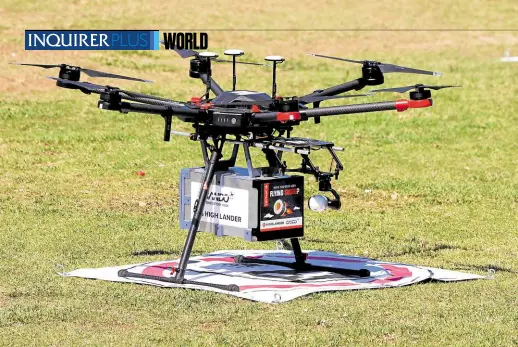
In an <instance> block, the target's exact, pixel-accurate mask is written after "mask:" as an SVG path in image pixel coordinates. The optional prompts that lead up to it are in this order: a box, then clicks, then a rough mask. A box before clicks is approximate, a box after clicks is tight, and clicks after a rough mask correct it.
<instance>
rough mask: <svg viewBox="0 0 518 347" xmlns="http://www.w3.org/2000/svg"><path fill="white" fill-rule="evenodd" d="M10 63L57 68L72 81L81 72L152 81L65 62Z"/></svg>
mask: <svg viewBox="0 0 518 347" xmlns="http://www.w3.org/2000/svg"><path fill="white" fill-rule="evenodd" d="M11 64H12V65H23V66H36V67H41V68H43V69H52V68H59V69H60V71H59V77H60V78H62V79H69V80H72V81H79V76H80V73H81V72H84V73H85V74H87V75H88V76H90V77H105V78H118V79H121V80H129V81H138V82H147V83H153V81H149V80H144V79H141V78H135V77H128V76H122V75H116V74H112V73H108V72H102V71H97V70H92V69H86V68H82V67H79V66H73V65H67V64H55V65H48V64H26V63H11Z"/></svg>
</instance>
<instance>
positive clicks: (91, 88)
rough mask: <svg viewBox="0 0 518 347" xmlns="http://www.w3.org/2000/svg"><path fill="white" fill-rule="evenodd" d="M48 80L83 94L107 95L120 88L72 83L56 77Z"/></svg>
mask: <svg viewBox="0 0 518 347" xmlns="http://www.w3.org/2000/svg"><path fill="white" fill-rule="evenodd" d="M47 78H48V79H51V80H54V81H56V82H57V84H58V86H60V87H64V88H69V89H79V90H80V91H82V92H83V93H86V94H90V93H92V92H93V93H105V92H107V91H109V90H114V89H118V88H114V87H110V86H102V85H100V84H94V83H90V82H79V81H71V80H67V79H64V78H56V77H47Z"/></svg>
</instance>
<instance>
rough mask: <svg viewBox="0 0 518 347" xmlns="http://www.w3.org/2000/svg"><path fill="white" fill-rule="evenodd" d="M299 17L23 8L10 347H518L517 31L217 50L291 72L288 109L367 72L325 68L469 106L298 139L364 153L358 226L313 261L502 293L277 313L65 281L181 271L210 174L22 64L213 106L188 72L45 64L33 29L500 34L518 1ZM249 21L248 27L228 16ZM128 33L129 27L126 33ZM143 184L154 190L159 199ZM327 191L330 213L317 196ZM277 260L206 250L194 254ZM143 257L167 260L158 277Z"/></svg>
mask: <svg viewBox="0 0 518 347" xmlns="http://www.w3.org/2000/svg"><path fill="white" fill-rule="evenodd" d="M146 4H148V2H146ZM285 5H286V6H287V7H286V8H284V9H281V8H279V7H277V2H267V3H264V4H261V7H259V5H258V4H253V3H252V4H251V3H246V2H240V3H236V4H232V5H229V4H226V5H219V4H218V6H215V5H214V4H213V3H212V2H208V1H202V2H201V3H200V2H197V3H196V5H194V4H192V5H185V4H182V5H180V4H175V5H174V6H173V5H171V6H170V7H169V8H167V9H164V8H162V6H164V5H162V4H161V3H160V2H158V1H151V2H150V3H149V4H148V5H146V10H143V9H142V7H139V6H136V4H133V5H132V6H128V7H124V8H120V9H119V7H117V5H116V4H111V3H110V4H108V3H106V2H100V1H89V2H85V1H79V0H78V1H73V2H71V3H67V5H66V6H65V5H64V4H61V3H59V2H44V1H40V2H25V1H17V2H12V3H10V4H5V5H2V8H1V13H2V18H3V19H4V20H3V23H2V25H1V27H0V31H1V32H2V35H1V36H0V37H1V38H0V40H1V41H0V43H1V45H0V50H1V51H2V55H1V56H0V62H1V63H2V66H3V69H2V70H3V72H2V74H1V75H0V91H1V92H2V93H1V94H0V122H1V124H2V125H1V126H0V167H1V168H2V175H1V176H0V250H1V251H0V327H1V329H0V345H38V346H39V345H67V346H68V345H86V344H91V345H124V346H127V345H203V346H205V345H235V346H237V345H290V346H298V345H300V346H302V345H315V346H322V345H324V346H331V345H336V346H344V345H361V346H365V345H378V344H393V345H401V346H406V345H413V344H416V345H426V346H450V345H459V346H465V345H481V346H496V345H502V346H513V345H515V346H516V345H518V333H517V329H516V327H517V326H518V310H517V307H518V289H517V288H518V260H517V259H518V227H517V226H518V213H517V207H518V206H517V202H518V171H517V167H518V159H517V157H516V153H517V151H518V145H517V142H516V139H517V138H518V127H517V125H516V124H517V123H518V116H517V114H518V103H516V94H517V92H518V88H517V87H516V84H515V81H516V78H517V76H518V72H517V71H518V70H517V69H516V65H513V64H504V63H500V62H498V57H499V56H501V55H502V53H503V51H504V50H505V49H506V48H508V47H511V48H514V47H516V43H517V42H518V36H517V35H516V32H512V31H508V32H505V31H500V32H487V31H486V32H483V31H474V32H473V31H472V32H458V31H457V32H455V31H453V32H452V31H441V32H420V33H419V32H390V31H388V32H387V31H385V32H379V31H375V32H351V31H340V32H325V31H316V30H310V31H304V32H286V31H281V32H244V31H238V32H218V31H209V35H210V36H209V45H210V48H211V49H212V50H215V51H217V52H220V53H221V52H222V50H223V49H224V48H229V47H231V46H233V47H238V48H243V49H244V50H245V51H247V52H249V54H247V57H248V59H250V60H261V59H262V57H263V56H265V55H267V54H282V55H284V56H285V57H286V58H287V63H285V64H283V66H282V67H281V68H280V70H279V81H278V90H279V93H280V94H284V95H293V94H302V93H305V92H308V91H311V90H312V89H315V87H318V86H322V87H325V86H330V85H333V84H337V83H341V82H343V81H345V80H348V79H352V78H356V77H357V73H358V71H359V70H358V68H357V67H355V66H352V65H348V64H346V63H344V64H343V65H342V64H340V63H339V62H333V61H325V60H319V59H316V58H310V57H305V56H304V54H305V53H307V52H320V53H323V54H330V55H337V56H346V57H347V56H349V57H351V58H358V59H361V58H365V57H372V58H374V59H379V60H382V61H388V62H394V63H399V64H406V65H409V66H414V67H417V68H425V69H426V68H429V69H434V70H438V71H442V72H444V74H445V75H444V76H443V77H441V78H440V79H436V78H433V77H428V76H417V75H416V76H412V75H395V74H394V75H390V76H387V84H386V85H387V86H397V85H408V84H412V83H416V82H422V83H437V84H439V83H440V84H450V83H452V84H456V83H458V84H462V85H463V88H459V89H455V90H445V91H440V92H438V93H436V94H435V97H434V101H435V103H434V107H432V108H429V109H422V110H412V111H407V112H405V113H401V114H397V113H390V112H385V113H375V114H368V115H354V116H343V117H335V118H325V119H323V123H322V125H320V126H314V125H312V124H304V125H302V126H301V127H299V128H298V129H297V131H296V135H297V136H309V137H314V138H324V139H328V140H331V141H335V142H336V143H337V144H338V145H340V146H343V147H344V148H345V152H344V153H343V154H341V158H342V159H343V162H344V165H345V171H344V174H343V176H342V177H340V180H339V181H338V182H337V183H336V186H337V188H338V190H339V192H340V195H341V196H342V197H343V199H342V200H343V208H342V210H340V211H338V212H325V213H323V214H316V213H312V212H308V213H307V219H306V238H305V240H304V242H303V247H304V248H306V249H324V250H329V251H336V252H339V253H344V254H355V255H367V256H369V257H373V258H381V259H384V260H389V261H400V262H406V263H415V264H420V265H426V266H434V267H443V268H448V269H458V270H465V271H469V272H475V273H481V274H484V273H485V272H486V271H487V269H488V268H494V269H496V270H497V272H496V275H495V278H496V279H495V280H494V281H489V280H488V281H474V282H465V283H449V284H441V283H429V284H423V285H415V286H410V287H405V288H399V289H389V290H378V291H358V292H341V293H321V294H315V295H311V296H307V297H303V298H301V299H297V300H295V301H293V302H289V303H286V304H282V305H264V304H259V303H253V302H248V301H244V300H240V299H237V298H233V297H227V296H224V295H220V294H215V293H207V292H199V291H190V290H165V289H159V288H153V287H146V286H135V285H124V284H116V283H108V282H99V281H86V280H81V279H72V278H68V279H67V278H61V277H59V276H57V275H56V274H55V273H54V264H56V263H61V264H64V265H65V267H66V269H68V270H70V269H74V268H79V267H97V266H109V265H116V264H126V263H128V264H129V263H135V262H144V261H152V260H159V259H169V258H173V257H177V256H178V254H179V251H180V249H181V246H182V245H183V239H184V236H185V232H184V231H180V230H179V227H178V222H177V214H178V206H177V200H178V198H177V194H178V192H177V189H178V182H179V177H178V174H179V170H180V169H181V168H183V167H190V166H194V165H199V164H200V160H199V157H200V156H199V154H198V146H197V145H196V144H194V143H190V142H188V141H187V140H186V139H184V138H175V137H173V139H172V141H171V142H170V143H163V142H161V133H162V121H161V120H159V119H157V118H156V117H153V116H148V115H138V114H130V115H122V114H117V113H108V112H103V111H99V110H97V109H96V108H95V104H96V99H95V97H88V96H83V95H81V94H78V93H77V92H74V91H67V90H63V89H56V88H55V87H53V86H52V83H51V82H49V81H46V80H45V79H44V78H41V77H43V76H46V75H49V74H50V72H48V73H47V71H39V70H36V69H31V68H26V69H23V68H21V67H15V66H9V65H6V64H7V62H10V61H26V62H37V61H39V62H42V63H56V62H61V61H66V62H69V63H74V64H78V65H84V66H88V67H91V68H101V67H103V66H104V67H107V70H108V71H112V72H114V73H121V74H130V75H134V76H136V77H145V78H146V77H148V78H150V79H153V80H155V81H156V83H155V84H153V85H137V84H133V83H131V82H130V83H124V81H122V82H120V84H116V85H119V86H125V87H127V88H135V89H136V90H141V91H145V92H154V93H158V94H160V95H163V96H171V97H174V98H176V99H180V100H182V99H186V98H188V97H190V96H191V95H197V94H200V93H201V90H202V88H200V85H199V83H197V81H195V80H190V79H186V78H187V70H186V69H187V62H186V61H182V60H181V59H179V58H177V57H174V56H171V54H170V52H164V51H162V52H152V53H151V52H90V53H88V52H58V53H52V52H25V51H23V35H22V34H23V30H24V29H27V28H30V29H35V28H94V27H95V28H150V27H153V28H155V27H159V28H161V29H174V28H192V27H194V28H231V27H234V28H236V27H237V28H305V29H318V28H338V27H339V28H371V29H372V28H399V29H402V28H432V29H433V28H452V29H467V28H482V29H495V28H513V25H514V26H515V27H516V19H515V18H514V17H515V15H514V14H515V13H516V10H517V8H516V4H515V3H514V2H512V1H507V2H498V3H495V2H489V1H477V2H476V3H473V2H468V1H465V0H462V1H458V2H456V3H455V4H451V6H449V5H448V6H446V5H444V4H442V3H439V2H436V3H429V4H427V5H426V7H425V6H424V5H418V4H416V2H415V1H413V2H412V1H399V2H397V3H394V2H386V3H379V2H373V1H363V2H354V3H347V4H346V5H345V4H342V3H340V4H335V3H334V2H331V1H324V2H319V3H313V2H296V1H294V0H288V1H287V2H285ZM366 8H370V9H369V10H366ZM372 8H376V15H374V12H373V10H372ZM230 9H232V11H233V12H234V13H239V16H234V15H231V16H229V15H228V13H229V12H228V11H230ZM293 9H297V10H296V11H293ZM338 9H339V10H338ZM466 9H470V10H469V13H467V10H466ZM113 11H117V13H120V15H119V16H120V18H119V20H118V21H116V20H114V18H113V13H114V12H113ZM189 11H190V12H191V13H192V11H197V13H198V18H199V20H198V21H196V22H194V23H193V22H191V21H190V18H189V17H188V16H184V15H182V16H177V15H176V16H175V15H174V14H175V13H189ZM65 12H66V13H67V16H57V14H58V13H65ZM401 13H404V15H401ZM513 51H518V49H513V50H512V51H511V52H513ZM215 74H216V77H217V79H218V82H220V83H221V84H223V85H225V86H228V85H229V83H230V81H231V78H230V76H231V74H230V67H229V66H218V67H217V69H215ZM96 82H99V81H96ZM101 83H102V82H101ZM110 83H111V82H110ZM269 83H270V82H269V72H268V70H264V69H258V68H251V67H240V69H239V72H238V84H239V85H241V86H250V87H251V88H254V89H257V90H269V88H270V87H269ZM112 84H115V83H112ZM394 97H399V96H396V95H391V94H387V95H382V96H377V97H375V98H374V100H378V99H379V100H381V99H385V100H390V99H393V98H394ZM358 101H359V100H358ZM351 102H356V100H353V101H351ZM330 104H334V103H330ZM308 123H309V122H308ZM175 126H176V128H179V129H183V130H188V129H189V126H188V125H186V124H178V123H176V124H175ZM138 170H143V171H145V172H146V176H144V177H138V176H137V175H136V171H138ZM306 183H307V188H308V191H307V195H308V196H309V195H310V194H312V193H314V192H315V185H314V184H313V182H312V180H311V179H308V180H307V182H306ZM366 190H367V191H369V190H370V191H372V192H371V193H366ZM394 193H396V194H397V199H394V198H393V197H391V196H395V194H394ZM273 247H274V245H273V243H271V242H270V243H258V244H253V243H245V242H243V241H241V240H238V239H232V238H226V239H219V238H215V237H213V236H211V235H205V234H201V235H199V238H198V240H197V243H196V245H195V253H196V254H201V253H205V252H210V251H213V250H219V249H245V248H247V249H256V248H264V249H272V248H273ZM144 250H164V251H165V254H156V255H139V254H142V251H144Z"/></svg>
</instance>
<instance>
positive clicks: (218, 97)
mask: <svg viewBox="0 0 518 347" xmlns="http://www.w3.org/2000/svg"><path fill="white" fill-rule="evenodd" d="M175 51H176V52H177V53H178V54H179V55H180V56H181V57H182V58H191V60H190V69H189V76H190V77H192V78H196V79H200V80H201V81H202V82H203V84H204V85H205V94H204V95H203V96H201V97H193V98H191V100H190V101H188V102H179V101H175V100H171V99H167V98H163V97H158V96H153V95H147V94H142V93H137V92H132V91H128V90H123V89H119V88H116V87H110V86H103V85H97V84H93V83H88V82H81V81H80V76H81V72H83V73H85V74H87V75H88V76H90V77H105V78H118V79H125V80H133V81H140V82H150V81H148V80H143V79H139V78H133V77H127V76H122V75H115V74H111V73H106V72H101V71H96V70H92V69H86V68H81V67H78V66H71V65H67V64H59V65H46V64H18V65H29V66H37V67H41V68H45V69H50V68H59V77H58V78H54V77H49V78H51V79H53V80H56V85H57V86H59V87H62V88H69V89H78V90H80V91H82V92H83V93H85V94H91V93H95V94H99V95H100V99H99V101H98V107H99V108H100V109H103V110H110V111H119V112H122V113H129V112H138V113H148V114H157V115H160V116H162V117H163V119H164V121H165V126H164V141H169V140H170V136H171V134H175V135H184V136H187V137H188V138H189V139H190V140H192V141H197V142H199V143H200V147H201V152H202V156H203V161H204V166H203V167H195V168H187V169H183V170H182V172H181V175H180V227H181V228H183V229H188V234H187V238H186V241H185V245H184V248H183V251H182V255H181V258H180V261H179V263H178V266H177V267H175V268H172V271H171V277H157V276H153V275H145V274H135V273H128V272H125V271H124V270H122V271H121V273H119V276H121V277H127V276H131V277H142V278H148V279H153V280H158V281H167V282H172V283H179V284H190V285H204V286H209V287H214V288H217V289H221V290H227V291H239V290H240V289H239V286H237V285H234V284H231V285H219V284H213V283H205V282H199V281H191V280H187V279H185V272H186V268H187V264H188V261H189V257H190V254H191V251H192V248H193V245H194V241H195V238H196V233H197V232H198V231H205V232H212V233H213V234H214V235H216V236H234V237H240V238H242V239H244V240H247V241H267V240H281V239H282V240H284V239H290V241H291V248H292V250H293V254H294V260H295V261H294V262H281V261H272V260H266V259H258V258H253V257H245V256H236V257H235V259H234V261H235V263H239V264H271V265H278V266H283V267H287V268H291V269H294V270H295V271H329V272H334V273H338V274H341V275H344V276H354V277H368V276H370V272H369V270H368V269H360V270H358V269H344V268H333V267H328V266H317V265H312V264H310V263H308V262H307V261H306V254H305V253H303V252H302V249H301V247H300V243H299V240H298V238H300V237H302V236H303V235H304V205H305V203H304V179H303V177H302V176H300V175H296V173H300V174H309V175H313V176H314V177H315V179H316V181H317V183H318V188H319V191H321V192H327V193H330V194H331V196H332V197H326V196H323V195H315V196H312V197H311V198H310V199H309V201H308V206H309V207H310V208H311V209H313V210H317V211H322V210H324V209H326V208H330V209H335V210H337V209H339V208H340V207H341V202H340V196H339V194H338V193H337V192H336V191H335V190H334V189H333V188H332V184H331V181H332V179H333V178H334V179H338V176H339V173H340V171H342V170H343V165H342V163H341V161H340V159H339V158H338V156H337V154H336V151H342V150H343V149H342V148H340V147H337V146H335V145H334V143H332V142H328V141H321V140H314V139H307V138H298V137H292V136H291V132H292V131H293V128H294V127H295V126H297V125H299V124H300V123H301V122H303V121H307V120H309V119H310V118H313V120H314V122H315V124H318V123H320V121H321V117H324V116H335V115H345V114H356V113H366V112H375V111H388V110H396V111H398V112H402V111H405V110H407V109H409V108H423V107H430V106H432V99H431V90H439V89H443V88H449V87H456V86H429V85H423V84H417V85H412V86H407V87H399V88H388V89H378V90H373V91H371V93H374V92H397V93H405V92H408V91H410V98H409V100H406V99H400V100H396V101H383V102H373V103H363V104H350V105H342V106H332V107H320V104H321V103H322V102H324V101H327V100H332V99H341V98H349V97H359V96H368V95H370V94H354V95H350V94H349V95H338V94H342V93H345V92H349V91H352V90H360V89H363V88H364V87H366V86H371V85H380V84H383V83H384V74H385V73H395V72H399V73H411V74H425V75H434V76H438V75H440V73H437V72H433V71H426V70H418V69H413V68H408V67H403V66H398V65H394V64H386V63H381V62H377V61H369V60H364V61H358V60H352V59H345V58H336V57H330V56H324V55H320V54H311V55H313V56H317V57H323V58H328V59H335V60H340V61H347V62H352V63H357V64H361V65H362V76H361V77H359V78H357V79H355V80H352V81H349V82H345V83H343V84H339V85H336V86H332V87H329V88H327V89H319V90H315V91H314V92H311V93H309V94H306V95H304V96H301V97H296V96H293V97H280V96H278V95H277V84H276V70H277V65H278V64H281V63H283V62H284V58H283V57H281V56H267V57H266V58H265V60H266V61H267V62H268V63H269V64H271V65H266V64H259V63H253V62H241V61H237V59H236V58H237V57H240V56H242V55H243V54H244V52H243V51H242V50H237V49H231V50H226V51H225V55H227V56H231V57H232V60H221V59H218V55H217V54H216V53H212V52H196V51H193V50H177V49H175ZM214 62H218V63H219V62H224V63H232V67H233V69H232V71H233V73H232V90H231V91H225V90H223V88H221V87H220V86H219V84H218V83H217V82H216V81H215V80H214V79H213V77H212V64H213V63H214ZM237 64H249V65H263V66H268V67H272V72H273V80H272V93H271V96H270V95H268V94H267V93H263V92H255V91H249V90H236V79H237V78H236V65H237ZM211 92H212V93H213V94H214V95H215V97H214V98H212V99H211V98H210V93H211ZM128 101H129V102H128ZM310 104H311V105H312V107H308V105H310ZM173 117H175V118H178V119H179V120H181V121H184V122H188V123H192V126H193V132H192V133H183V132H178V131H174V130H172V129H171V126H172V118H173ZM225 144H230V145H232V152H231V155H230V157H229V158H227V159H223V158H222V155H223V147H224V145H225ZM240 147H242V149H243V153H244V157H245V161H246V167H245V168H239V167H236V166H235V165H236V159H237V156H238V152H239V148H240ZM250 148H259V149H260V150H261V151H262V152H263V153H264V155H265V157H266V160H267V162H268V166H267V167H254V166H253V164H252V159H251V155H250ZM317 150H324V151H327V152H328V153H329V154H330V157H331V168H330V170H329V171H322V170H321V169H320V168H319V167H318V166H316V165H314V163H313V162H312V161H311V159H310V154H311V152H312V151H317ZM285 152H288V153H295V154H297V155H299V156H300V157H301V164H300V167H297V168H290V167H288V165H287V164H286V162H285V161H283V159H282V156H283V153H285ZM333 167H334V169H333Z"/></svg>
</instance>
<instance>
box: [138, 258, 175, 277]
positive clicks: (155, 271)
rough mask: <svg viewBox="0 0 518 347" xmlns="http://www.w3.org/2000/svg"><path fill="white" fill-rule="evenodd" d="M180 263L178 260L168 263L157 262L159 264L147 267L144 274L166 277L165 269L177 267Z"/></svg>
mask: <svg viewBox="0 0 518 347" xmlns="http://www.w3.org/2000/svg"><path fill="white" fill-rule="evenodd" d="M177 265H178V262H177V261H170V262H167V263H162V264H157V265H151V266H148V267H147V268H145V269H144V270H143V271H142V274H143V275H152V276H159V277H165V276H164V271H166V270H168V269H170V268H175V267H176V266H177Z"/></svg>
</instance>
